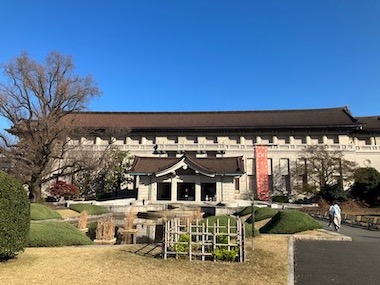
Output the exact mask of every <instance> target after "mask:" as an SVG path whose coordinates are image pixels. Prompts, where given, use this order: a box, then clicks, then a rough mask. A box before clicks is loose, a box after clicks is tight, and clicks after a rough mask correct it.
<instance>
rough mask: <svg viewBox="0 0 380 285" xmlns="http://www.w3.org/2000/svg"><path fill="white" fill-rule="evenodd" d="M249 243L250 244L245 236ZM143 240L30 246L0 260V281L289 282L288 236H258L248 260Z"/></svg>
mask: <svg viewBox="0 0 380 285" xmlns="http://www.w3.org/2000/svg"><path fill="white" fill-rule="evenodd" d="M246 244H247V245H248V246H249V245H250V244H251V242H250V240H247V242H246ZM144 252H147V250H146V249H145V251H144V248H143V245H125V246H107V247H104V246H98V247H97V246H90V247H61V248H28V249H26V251H25V253H23V254H21V255H20V256H19V258H18V259H16V260H13V261H10V262H6V263H0V276H1V277H0V280H1V284H7V285H16V284H17V285H23V284H41V285H44V284H57V285H60V284H89V285H92V284H114V285H118V284H135V285H136V284H137V285H138V284H148V285H149V284H156V285H159V284H176V285H180V284H218V285H220V284H231V285H232V284H240V285H241V284H259V285H260V284H266V285H267V284H268V285H271V284H275V285H281V284H287V274H288V257H287V256H288V239H287V238H286V237H279V236H263V237H259V238H255V252H254V255H253V256H252V255H251V253H248V258H249V260H248V261H247V262H246V263H222V262H211V261H207V262H200V261H191V262H190V261H188V260H175V259H169V260H162V259H158V258H154V257H152V256H151V255H150V254H147V255H144V254H142V253H144Z"/></svg>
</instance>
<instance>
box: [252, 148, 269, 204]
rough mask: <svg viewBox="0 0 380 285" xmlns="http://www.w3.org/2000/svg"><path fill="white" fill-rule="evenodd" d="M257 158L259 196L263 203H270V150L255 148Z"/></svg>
mask: <svg viewBox="0 0 380 285" xmlns="http://www.w3.org/2000/svg"><path fill="white" fill-rule="evenodd" d="M255 158H256V185H257V187H256V189H257V196H258V199H259V200H261V201H269V181H268V148H267V147H266V146H255Z"/></svg>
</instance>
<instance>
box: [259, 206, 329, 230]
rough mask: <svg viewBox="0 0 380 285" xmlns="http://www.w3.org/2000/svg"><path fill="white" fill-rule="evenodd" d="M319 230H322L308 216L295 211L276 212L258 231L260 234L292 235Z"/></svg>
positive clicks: (318, 224) (319, 225)
mask: <svg viewBox="0 0 380 285" xmlns="http://www.w3.org/2000/svg"><path fill="white" fill-rule="evenodd" d="M320 228H322V226H321V224H320V223H319V222H317V221H316V220H315V219H313V218H312V217H311V216H309V215H308V214H305V213H302V212H299V211H295V210H286V211H280V212H278V213H277V214H276V215H275V216H274V217H273V218H272V219H271V220H270V221H269V222H268V223H267V224H266V225H265V226H263V227H262V228H261V229H260V233H266V234H294V233H298V232H303V231H308V230H314V229H320Z"/></svg>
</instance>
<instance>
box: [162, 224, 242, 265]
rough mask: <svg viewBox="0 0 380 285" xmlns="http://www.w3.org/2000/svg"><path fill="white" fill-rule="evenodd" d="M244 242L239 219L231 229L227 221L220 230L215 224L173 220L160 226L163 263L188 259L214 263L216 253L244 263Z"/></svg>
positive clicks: (219, 226)
mask: <svg viewBox="0 0 380 285" xmlns="http://www.w3.org/2000/svg"><path fill="white" fill-rule="evenodd" d="M244 239H245V230H244V222H242V221H241V220H240V218H237V219H236V223H233V225H232V223H231V219H228V220H227V225H224V226H223V225H220V221H219V220H216V222H215V223H214V224H212V225H210V224H209V222H208V220H205V221H199V220H196V221H195V222H191V221H190V220H189V219H180V218H174V219H171V220H168V221H166V222H165V225H164V238H163V249H162V256H163V258H164V259H167V258H168V257H175V258H179V257H181V256H188V258H189V260H193V259H196V260H202V261H204V260H213V261H216V260H217V255H218V254H217V253H218V251H219V252H220V251H223V252H224V253H226V251H228V253H231V254H230V255H229V256H230V259H229V260H230V261H238V262H244V261H245V251H244V247H245V246H244ZM235 253H236V256H235ZM227 260H228V259H227Z"/></svg>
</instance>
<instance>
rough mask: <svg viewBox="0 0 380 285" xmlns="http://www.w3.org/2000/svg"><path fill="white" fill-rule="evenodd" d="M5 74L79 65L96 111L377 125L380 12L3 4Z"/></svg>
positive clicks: (0, 52)
mask: <svg viewBox="0 0 380 285" xmlns="http://www.w3.org/2000/svg"><path fill="white" fill-rule="evenodd" d="M0 11H1V17H0V27H1V43H0V62H7V61H8V60H9V59H11V58H13V57H15V56H18V55H19V54H20V53H21V51H27V52H28V53H29V54H30V56H31V57H33V58H36V59H38V60H42V59H43V58H44V57H45V56H46V55H47V53H48V52H50V51H52V50H57V51H59V52H61V53H63V54H69V55H72V56H73V59H74V62H75V64H76V67H77V71H78V73H80V74H82V75H87V74H91V75H93V77H94V78H95V79H96V81H97V82H98V84H99V86H100V88H101V90H102V92H103V95H102V97H100V98H98V99H96V100H94V101H92V102H91V104H90V105H89V110H94V111H208V110H268V109H271V110H273V109H300V108H325V107H338V106H348V107H349V108H350V110H351V111H352V112H353V114H354V115H357V116H360V115H380V110H379V105H380V104H379V103H380V94H379V93H380V1H378V0H365V1H359V0H307V1H306V0H298V1H293V0H286V1H283V0H277V1H275V0H260V1H259V0H257V1H255V0H252V1H243V0H241V1H233V0H231V1H224V0H187V1H186V0H138V1H136V0H135V1H131V0H108V1H97V0H80V1H79V0H30V1H25V0H24V1H22V0H1V1H0Z"/></svg>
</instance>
